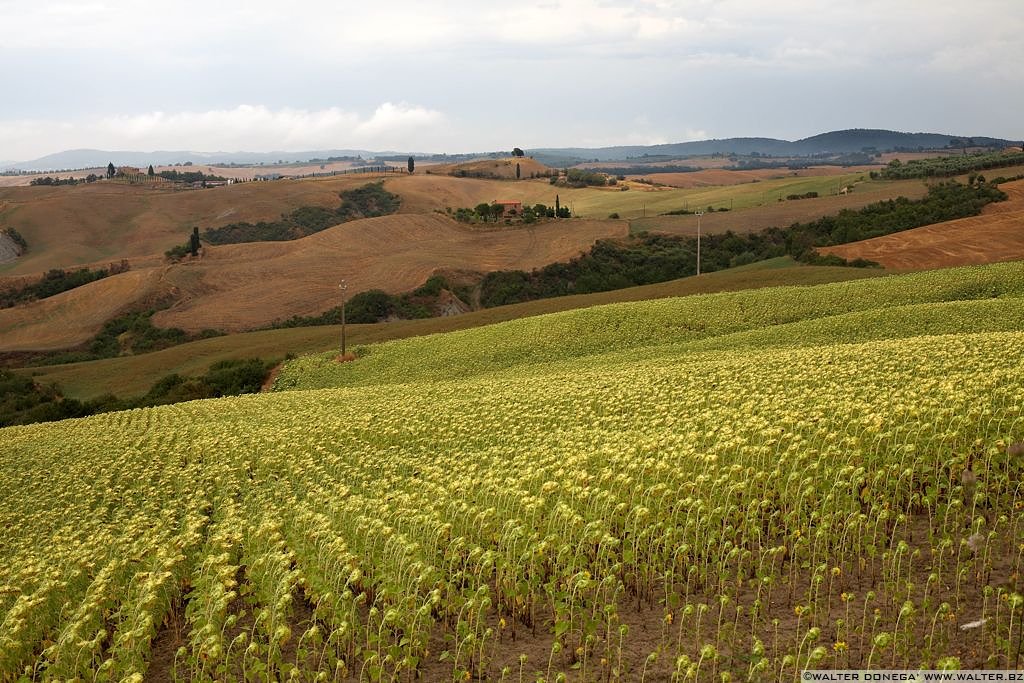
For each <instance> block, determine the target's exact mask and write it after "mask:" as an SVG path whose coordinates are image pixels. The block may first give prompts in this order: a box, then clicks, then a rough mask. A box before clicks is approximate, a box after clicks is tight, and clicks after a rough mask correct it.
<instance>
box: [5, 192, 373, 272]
mask: <svg viewBox="0 0 1024 683" xmlns="http://www.w3.org/2000/svg"><path fill="white" fill-rule="evenodd" d="M370 180H373V178H369V179H368V178H367V177H366V176H362V175H360V176H338V177H332V178H322V179H321V178H317V179H305V180H301V181H300V180H281V181H275V182H270V183H239V184H234V185H229V186H226V187H215V188H210V189H206V190H187V191H175V190H171V189H164V188H151V187H148V186H145V185H128V184H121V183H115V182H109V183H108V182H101V183H92V184H89V185H75V186H70V187H12V188H0V226H4V227H6V226H8V225H10V226H13V227H15V228H16V229H17V230H18V231H19V232H20V233H21V234H22V236H23V237H24V238H25V240H26V241H27V242H28V244H29V252H28V253H27V254H26V255H24V256H23V257H22V258H20V259H18V260H17V261H16V262H14V263H7V264H4V265H2V266H0V275H16V274H22V273H41V272H44V271H46V270H49V269H50V268H67V267H70V266H74V265H82V264H101V265H105V264H106V262H107V261H110V260H115V259H121V258H127V259H129V261H131V262H132V265H133V267H134V266H145V265H156V264H159V263H161V262H162V260H163V252H164V251H166V250H167V249H170V248H171V247H173V246H176V245H179V244H183V243H184V242H186V241H187V239H188V235H189V233H190V232H191V231H192V226H199V227H201V228H207V227H218V226H222V225H226V224H228V223H234V222H239V221H250V222H256V221H260V220H272V219H275V218H278V217H279V216H280V215H281V214H282V213H286V212H289V211H292V210H294V209H296V208H298V207H300V206H322V207H325V208H334V207H336V206H338V204H339V202H340V200H339V198H338V192H340V191H341V190H344V189H350V188H353V187H358V186H361V185H364V184H366V183H367V182H369V181H370Z"/></svg>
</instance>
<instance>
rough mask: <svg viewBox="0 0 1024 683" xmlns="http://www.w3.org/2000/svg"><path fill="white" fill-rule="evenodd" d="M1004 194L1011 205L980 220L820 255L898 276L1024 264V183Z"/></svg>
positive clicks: (992, 207) (991, 208)
mask: <svg viewBox="0 0 1024 683" xmlns="http://www.w3.org/2000/svg"><path fill="white" fill-rule="evenodd" d="M1000 188H1001V189H1002V190H1003V191H1004V192H1006V194H1008V195H1009V196H1010V198H1009V200H1007V201H1005V202H1000V203H997V204H989V205H988V206H986V207H985V208H984V210H983V212H982V214H981V215H980V216H972V217H970V218H961V219H959V220H955V221H948V222H946V223H936V224H935V225H926V226H924V227H921V228H915V229H913V230H905V231H903V232H897V233H894V234H892V235H885V236H884V237H876V238H874V239H870V240H862V241H860V242H853V243H851V244H842V245H839V246H835V247H827V248H823V249H820V251H821V252H822V253H825V254H835V255H837V256H841V257H842V258H845V259H855V258H865V259H868V260H870V261H877V262H878V263H881V264H882V265H883V266H885V267H886V268H889V269H893V270H927V269H932V268H946V267H949V266H960V265H971V264H980V263H994V262H997V261H1015V260H1019V259H1024V181H1020V180H1018V181H1015V182H1011V183H1005V184H1003V185H1001V186H1000Z"/></svg>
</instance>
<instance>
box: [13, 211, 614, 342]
mask: <svg viewBox="0 0 1024 683" xmlns="http://www.w3.org/2000/svg"><path fill="white" fill-rule="evenodd" d="M627 233H628V225H627V223H626V222H625V221H587V220H572V221H560V222H551V223H543V224H539V225H537V226H535V227H534V228H532V229H509V230H491V231H482V230H473V229H471V228H468V227H465V226H463V225H460V224H458V223H456V222H455V221H453V220H451V219H449V218H446V217H443V216H438V215H424V216H408V215H397V216H383V217H380V218H370V219H365V220H360V221H352V222H350V223H344V224H342V225H338V226H335V227H333V228H329V229H327V230H324V231H322V232H319V233H316V234H314V235H311V236H309V237H306V238H304V239H301V240H293V241H289V242H253V243H249V244H231V245H225V246H220V247H206V248H205V249H204V252H203V255H202V256H201V257H200V258H199V259H197V260H195V261H186V262H183V263H180V264H175V265H170V266H156V267H150V268H141V269H135V270H131V271H129V272H128V273H125V274H122V275H117V276H113V277H109V278H105V279H103V280H98V281H96V282H92V283H89V284H87V285H84V286H82V287H78V288H76V289H73V290H70V291H68V292H64V293H62V294H58V295H56V296H53V297H50V298H48V299H44V300H42V301H38V302H34V303H32V304H29V305H27V306H23V307H18V308H13V309H3V310H0V351H24V350H47V349H58V348H66V347H70V346H74V345H76V344H80V343H83V342H85V341H87V340H88V339H89V338H91V337H92V336H93V335H94V334H95V333H96V332H97V331H99V330H100V328H102V326H103V323H104V321H106V320H107V319H109V318H110V317H112V316H113V315H116V313H117V312H118V311H120V310H122V309H123V308H125V307H126V306H127V305H129V304H133V303H137V302H144V301H147V300H152V299H155V298H156V297H158V296H161V295H164V294H170V295H171V296H173V297H174V298H176V299H177V303H176V304H175V305H173V306H172V307H171V308H170V309H168V310H164V311H161V312H160V313H158V314H157V315H156V316H154V318H153V322H154V324H156V325H158V326H161V327H180V328H182V329H184V330H186V331H190V332H199V331H202V330H204V329H209V328H213V329H219V330H226V331H240V330H247V329H252V328H255V327H263V326H265V325H269V324H271V323H272V322H273V321H275V320H283V319H287V318H290V317H292V316H294V315H314V314H318V313H321V312H322V311H324V310H326V309H328V308H331V307H332V306H336V305H337V304H338V303H339V301H340V298H339V296H340V295H339V291H338V284H339V282H340V281H341V280H342V279H345V280H346V281H347V282H348V292H349V294H350V295H351V294H355V293H357V292H363V291H366V290H370V289H383V290H385V291H387V292H392V293H399V292H404V291H408V290H411V289H414V288H415V287H417V286H419V285H421V284H423V282H424V281H425V280H426V279H427V278H428V277H429V276H430V275H431V274H432V273H433V272H434V271H435V270H437V269H439V268H452V269H467V270H480V271H490V270H502V269H526V270H530V269H532V268H536V267H539V266H543V265H546V264H548V263H552V262H554V261H563V260H566V259H569V258H571V257H573V256H575V255H577V254H579V253H580V252H583V251H586V250H587V249H589V248H590V246H591V245H592V244H593V243H594V242H595V241H596V240H598V239H601V238H605V237H622V236H625V235H626V234H627Z"/></svg>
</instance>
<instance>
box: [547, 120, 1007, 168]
mask: <svg viewBox="0 0 1024 683" xmlns="http://www.w3.org/2000/svg"><path fill="white" fill-rule="evenodd" d="M954 140H972V141H973V143H974V145H976V146H981V147H1005V146H1009V145H1014V144H1017V142H1016V141H1011V140H1004V139H1001V138H992V137H985V136H969V135H944V134H941V133H901V132H899V131H893V130H880V129H868V128H852V129H848V130H837V131H831V132H828V133H821V134H819V135H813V136H811V137H809V138H803V139H802V140H795V141H789V140H778V139H775V138H724V139H715V140H699V141H694V142H676V143H668V144H663V145H622V146H616V147H599V148H596V149H593V148H585V147H563V148H544V149H531V150H529V152H530V154H532V155H533V156H534V157H535V158H537V159H539V160H541V161H545V159H550V160H551V161H552V162H553V161H555V160H556V159H563V160H574V159H579V160H583V159H587V160H594V159H597V160H598V161H624V160H626V159H636V158H642V157H644V156H676V157H687V156H703V155H707V154H740V155H748V154H754V153H757V154H763V155H768V156H811V155H815V154H851V153H854V152H861V151H863V150H865V149H874V150H876V151H879V152H885V151H892V150H895V149H897V148H900V149H918V148H923V149H943V148H946V147H951V146H952V147H956V145H951V142H952V141H954ZM545 163H548V162H545ZM555 165H560V164H555Z"/></svg>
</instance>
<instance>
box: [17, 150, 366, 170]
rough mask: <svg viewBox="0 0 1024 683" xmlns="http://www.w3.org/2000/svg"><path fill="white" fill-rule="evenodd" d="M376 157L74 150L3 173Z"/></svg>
mask: <svg viewBox="0 0 1024 683" xmlns="http://www.w3.org/2000/svg"><path fill="white" fill-rule="evenodd" d="M374 154H375V153H374V152H370V151H367V150H364V149H328V150H312V151H305V152H188V151H167V150H157V151H154V152H135V151H127V150H122V151H108V150H102V149H71V150H66V151H63V152H57V153H55V154H47V155H46V156H44V157H40V158H38V159H33V160H31V161H19V162H5V163H4V164H0V170H5V169H17V170H22V171H41V172H45V171H58V170H63V169H80V168H99V167H102V166H106V165H107V164H108V163H113V164H114V165H115V166H139V167H142V168H145V167H146V166H148V165H149V164H153V165H154V166H169V165H171V164H184V163H185V162H188V161H191V162H192V163H194V164H232V163H235V164H254V165H255V164H260V163H263V164H276V163H277V162H278V161H283V162H285V163H295V162H306V161H309V160H310V159H327V158H328V157H357V156H362V157H364V158H366V157H368V156H369V157H372V156H373V155H374Z"/></svg>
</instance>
